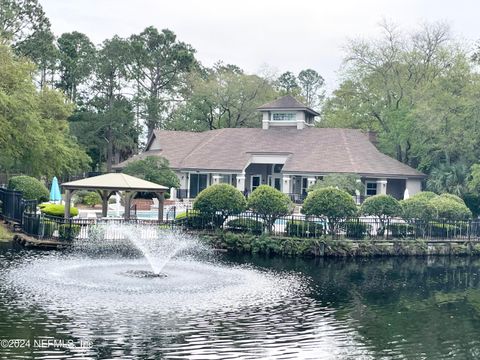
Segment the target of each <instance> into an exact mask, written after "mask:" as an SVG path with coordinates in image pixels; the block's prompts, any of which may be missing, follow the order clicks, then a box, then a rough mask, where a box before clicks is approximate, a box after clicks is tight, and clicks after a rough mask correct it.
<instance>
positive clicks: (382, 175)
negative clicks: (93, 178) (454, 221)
mask: <svg viewBox="0 0 480 360" xmlns="http://www.w3.org/2000/svg"><path fill="white" fill-rule="evenodd" d="M258 111H259V112H260V113H261V114H262V128H225V129H218V130H210V131H205V132H186V131H166V130H155V131H154V132H153V134H152V135H151V136H150V138H149V140H148V143H147V147H146V150H145V151H144V152H143V153H141V154H140V155H137V156H135V157H132V158H130V159H128V160H126V161H124V162H123V163H121V164H119V165H117V166H116V168H117V169H121V168H122V167H123V166H125V164H127V163H128V162H130V161H132V160H136V159H142V158H145V157H147V156H163V157H165V158H166V159H168V160H169V161H170V166H171V168H172V169H173V170H174V171H175V173H176V174H177V176H178V178H179V179H180V184H181V189H179V190H178V191H177V196H179V197H182V198H194V197H196V196H197V194H198V193H199V192H200V191H202V190H203V189H205V188H206V187H207V186H209V185H212V184H219V183H228V184H232V185H233V186H235V187H237V189H239V190H240V191H242V192H243V191H247V192H251V191H253V190H255V188H256V187H258V186H259V185H262V184H268V185H270V186H273V187H275V188H276V189H278V190H280V191H282V192H284V193H287V194H289V195H290V196H291V198H292V199H293V200H297V201H301V200H302V199H303V197H304V196H305V194H306V191H307V188H308V187H309V186H311V185H313V184H314V183H315V182H316V181H317V180H318V179H321V178H322V177H323V176H325V175H326V174H331V173H353V174H358V175H359V176H360V177H361V181H362V182H363V183H364V185H365V194H363V195H365V196H369V195H375V194H390V195H392V196H394V197H396V198H399V199H400V198H403V196H404V193H405V190H406V189H408V193H409V194H410V195H413V194H415V193H416V192H418V191H420V190H421V182H422V180H423V179H424V178H425V175H424V174H422V173H421V172H419V171H417V170H415V169H413V168H411V167H409V166H407V165H405V164H403V163H401V162H399V161H397V160H395V159H393V158H391V157H389V156H387V155H385V154H382V153H381V152H380V151H378V150H377V148H376V147H375V146H374V144H373V143H372V142H370V140H369V137H368V135H366V134H364V133H362V132H361V131H360V130H354V129H330V128H317V127H314V126H313V125H314V118H315V116H317V115H319V114H318V113H317V112H315V111H314V110H312V109H310V108H309V107H307V106H305V105H303V104H302V103H300V102H299V101H297V100H296V99H295V98H293V97H292V96H285V97H282V98H280V99H278V100H275V101H272V102H270V103H268V104H265V105H262V106H260V107H259V108H258Z"/></svg>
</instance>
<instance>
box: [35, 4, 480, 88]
mask: <svg viewBox="0 0 480 360" xmlns="http://www.w3.org/2000/svg"><path fill="white" fill-rule="evenodd" d="M40 3H41V4H42V5H43V8H44V10H45V12H46V13H47V16H48V17H49V18H50V20H51V22H52V27H53V31H54V32H55V34H56V35H57V36H58V35H60V34H61V33H63V32H69V31H73V30H76V31H80V32H83V33H85V34H87V35H88V36H89V37H90V39H91V40H92V41H93V42H94V43H95V44H99V43H101V42H102V41H103V40H104V39H106V38H110V37H112V36H113V35H115V34H118V35H120V36H122V37H127V36H128V35H130V34H132V33H138V32H140V31H142V30H143V29H144V28H145V27H147V26H149V25H153V26H156V27H157V28H158V29H164V28H169V29H170V30H173V31H174V32H175V33H176V34H177V36H178V39H180V40H181V41H184V42H186V43H189V44H191V45H192V46H193V47H194V48H195V49H196V51H197V54H196V56H197V58H198V59H199V60H200V61H201V62H202V63H203V64H204V65H207V66H211V65H212V64H214V63H215V62H216V61H218V60H222V61H223V62H225V63H231V64H235V65H238V66H240V67H241V68H243V69H244V70H246V71H247V72H250V73H258V72H259V71H260V70H261V69H262V67H264V66H265V65H266V64H268V66H269V67H271V68H272V69H274V70H275V71H276V72H278V73H281V72H284V71H287V70H291V71H294V72H295V73H298V71H300V70H302V69H305V68H313V69H315V70H317V71H318V72H319V73H320V74H321V75H322V76H323V77H324V78H325V79H326V81H327V86H328V88H329V89H330V90H331V89H332V88H334V87H335V85H336V83H337V82H338V79H337V71H338V69H339V67H340V65H341V62H342V58H343V50H342V47H343V46H344V45H345V42H346V40H347V39H348V38H356V37H372V36H375V35H378V33H379V27H378V24H379V23H380V22H381V21H382V19H387V20H388V21H393V22H394V23H396V24H397V25H399V26H400V27H401V28H402V29H404V30H406V31H408V30H410V29H414V28H415V27H418V26H419V24H421V23H422V22H426V21H428V22H433V21H439V20H440V21H447V22H448V23H449V24H450V25H451V27H452V30H453V33H454V35H456V36H458V37H460V38H462V39H464V40H465V41H467V42H471V43H473V42H474V41H476V40H477V39H479V38H480V25H479V20H480V17H479V10H480V2H479V1H478V0H477V1H475V0H455V1H452V0H450V1H447V0H401V1H398V0H397V1H391V0H328V1H325V0H322V1H321V0H317V1H314V0H290V1H286V0H169V1H160V0H40Z"/></svg>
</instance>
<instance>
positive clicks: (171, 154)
mask: <svg viewBox="0 0 480 360" xmlns="http://www.w3.org/2000/svg"><path fill="white" fill-rule="evenodd" d="M154 134H155V136H156V137H157V139H159V141H160V146H161V149H160V150H149V151H145V152H144V153H142V154H140V155H138V156H136V157H133V158H131V159H129V160H127V161H125V162H123V163H122V164H119V165H118V166H117V167H122V166H124V165H125V164H126V163H127V162H129V161H131V160H132V159H141V158H145V157H146V156H150V155H159V156H163V157H165V158H167V159H168V160H169V161H170V166H171V167H172V168H174V169H191V170H198V169H202V170H211V171H214V170H217V171H221V170H223V171H234V172H240V171H242V170H243V168H244V167H245V166H246V165H247V163H248V161H249V159H250V157H251V155H252V153H255V154H261V153H288V154H289V155H288V159H287V161H286V163H285V165H284V167H283V170H282V171H283V172H284V173H307V174H308V173H311V174H328V173H357V174H360V175H365V176H372V177H374V176H378V177H380V176H382V177H424V176H425V175H424V174H422V173H421V172H419V171H417V170H415V169H413V168H411V167H409V166H407V165H405V164H403V163H401V162H399V161H397V160H395V159H393V158H391V157H389V156H387V155H385V154H382V153H381V152H380V151H378V150H377V149H376V148H375V146H374V145H373V144H372V143H371V142H370V141H369V140H368V137H367V135H365V134H363V133H362V132H361V131H360V130H354V129H328V128H305V129H303V130H297V129H296V128H270V129H268V130H263V129H259V128H227V129H219V130H212V131H205V132H200V133H193V132H183V131H165V130H156V131H155V133H154Z"/></svg>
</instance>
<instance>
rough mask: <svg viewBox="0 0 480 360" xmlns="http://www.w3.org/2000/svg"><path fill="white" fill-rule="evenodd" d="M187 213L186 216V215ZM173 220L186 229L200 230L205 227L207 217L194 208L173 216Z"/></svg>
mask: <svg viewBox="0 0 480 360" xmlns="http://www.w3.org/2000/svg"><path fill="white" fill-rule="evenodd" d="M187 215H188V216H187ZM175 221H176V222H177V223H179V224H180V225H183V226H185V227H186V228H188V229H196V230H201V229H203V228H204V227H205V224H206V223H207V219H205V217H204V216H202V215H201V214H200V212H198V211H196V210H190V211H188V212H183V213H180V214H178V215H177V216H175Z"/></svg>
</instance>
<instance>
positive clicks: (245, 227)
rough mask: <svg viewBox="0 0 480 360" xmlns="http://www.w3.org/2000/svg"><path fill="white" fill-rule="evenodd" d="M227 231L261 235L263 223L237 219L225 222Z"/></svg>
mask: <svg viewBox="0 0 480 360" xmlns="http://www.w3.org/2000/svg"><path fill="white" fill-rule="evenodd" d="M226 225H227V227H228V230H229V231H232V232H247V233H251V234H261V233H262V229H263V223H262V222H261V221H257V220H254V219H248V218H238V219H233V220H230V221H228V222H227V224H226Z"/></svg>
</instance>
